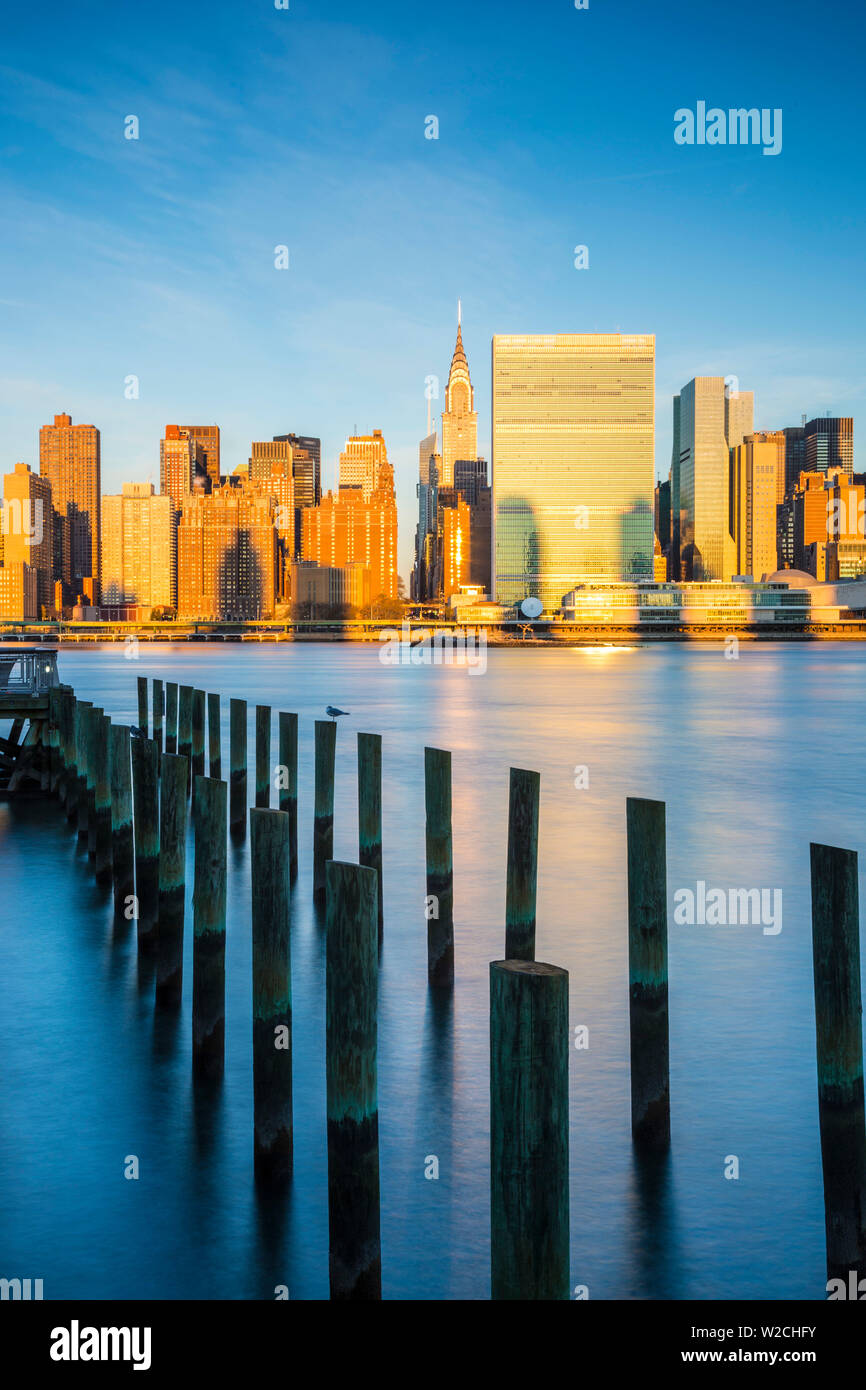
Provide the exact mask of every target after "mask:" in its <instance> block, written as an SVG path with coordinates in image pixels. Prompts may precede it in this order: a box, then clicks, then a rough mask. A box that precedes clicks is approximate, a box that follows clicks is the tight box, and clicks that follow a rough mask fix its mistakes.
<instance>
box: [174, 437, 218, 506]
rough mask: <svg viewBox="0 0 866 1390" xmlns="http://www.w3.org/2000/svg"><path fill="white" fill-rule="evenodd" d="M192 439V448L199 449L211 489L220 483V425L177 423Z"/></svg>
mask: <svg viewBox="0 0 866 1390" xmlns="http://www.w3.org/2000/svg"><path fill="white" fill-rule="evenodd" d="M178 428H179V429H181V430H185V431H186V433H187V435H188V436H189V438H190V439H191V440H192V444H193V448H194V449H195V448H196V447H198V448H199V449H200V450H201V454H200V455H199V457H200V458H201V461H202V468H203V469H204V473H205V475H206V476H207V477H208V478H209V479H210V486H211V490H213V489H214V488H218V487H219V485H220V427H219V425H179V426H178Z"/></svg>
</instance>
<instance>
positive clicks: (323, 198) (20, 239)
mask: <svg viewBox="0 0 866 1390" xmlns="http://www.w3.org/2000/svg"><path fill="white" fill-rule="evenodd" d="M290 5H291V7H290V9H289V10H287V11H282V10H276V9H275V8H274V6H273V2H272V0H243V3H241V2H240V0H237V3H235V2H234V0H232V3H219V2H218V0H217V2H216V3H207V4H205V3H202V0H192V3H185V4H177V3H176V4H172V5H169V4H166V3H163V2H162V0H155V2H153V3H149V4H147V5H143V4H139V5H133V4H123V3H120V4H116V3H113V4H107V3H103V0H98V3H90V4H88V3H86V0H84V3H81V4H79V5H77V6H69V5H67V4H60V3H56V2H55V0H50V2H49V3H46V4H41V5H39V6H38V7H30V8H29V9H27V10H26V9H25V8H24V7H23V6H22V7H16V9H15V11H14V12H13V13H12V15H11V17H9V18H7V19H6V20H5V21H4V27H5V33H4V45H3V49H2V52H0V122H2V127H0V179H2V191H3V200H4V202H3V205H4V212H5V216H4V218H3V220H2V224H0V272H2V283H0V312H2V319H3V324H4V331H3V333H2V335H0V342H2V347H0V351H2V361H0V409H2V418H3V430H2V456H0V468H2V471H4V472H5V471H7V470H8V469H9V468H10V467H11V466H12V464H13V463H14V462H15V461H16V460H18V459H23V460H24V461H26V462H30V463H31V464H36V462H37V460H38V430H39V426H40V424H42V423H44V422H46V421H48V420H50V418H51V416H52V415H53V414H54V413H56V412H59V411H61V410H68V411H69V412H70V413H71V414H72V416H73V419H74V420H76V421H86V422H88V423H94V424H96V425H98V426H99V427H100V428H101V430H102V444H103V490H104V491H114V490H117V489H118V488H119V486H120V484H121V482H123V481H125V480H128V479H133V478H142V479H143V478H145V477H146V476H147V475H148V474H151V475H152V477H153V479H154V481H157V482H158V475H159V443H158V441H159V438H160V436H161V434H162V431H163V427H164V425H165V424H166V423H167V422H189V423H210V422H216V423H218V424H219V425H220V426H221V428H222V432H223V454H224V460H225V464H226V465H227V466H229V467H233V466H234V465H235V464H237V463H240V462H242V461H244V460H245V459H246V458H247V456H248V452H249V444H250V441H251V440H252V439H262V438H270V437H271V435H273V434H276V433H284V432H286V431H288V430H296V431H297V432H299V433H302V434H319V435H321V438H322V450H323V482H324V485H325V486H329V485H331V484H332V483H333V482H334V481H335V477H336V471H335V462H336V458H337V455H338V453H339V450H340V448H341V447H342V443H343V440H344V439H345V437H346V435H347V434H350V433H352V432H353V431H354V430H355V428H356V427H357V429H358V430H359V431H360V432H362V433H368V432H369V431H370V430H372V429H373V428H381V429H382V430H384V432H385V438H386V441H387V443H388V447H389V454H390V456H391V457H392V459H393V461H394V463H395V465H396V470H397V483H398V497H399V501H400V508H401V510H400V568H401V572H402V573H403V574H404V576H408V569H409V566H410V564H411V553H412V542H413V535H414V523H415V502H414V485H415V479H416V469H417V452H418V451H417V444H418V440H419V439H420V438H421V437H422V435H423V434H424V432H425V424H426V402H425V399H424V381H425V378H426V377H427V376H428V375H430V374H435V375H437V376H438V377H439V378H440V381H441V383H442V389H443V391H444V383H445V378H446V376H447V371H448V364H449V362H450V356H451V350H452V347H453V339H454V333H455V317H456V301H457V298H458V296H460V297H461V298H462V301H463V325H464V341H465V344H466V350H467V354H468V357H469V363H470V368H471V370H472V375H473V380H474V383H475V387H476V407H477V409H478V411H479V444H480V447H481V450H482V452H485V453H486V454H487V456H488V457H489V442H488V441H489V435H490V429H489V418H490V338H491V335H492V334H493V333H495V332H497V333H508V332H592V331H600V332H607V331H615V330H616V329H620V330H622V331H623V332H652V333H655V334H656V352H657V371H656V415H657V422H656V438H657V452H656V460H657V471H658V472H659V474H660V475H666V474H667V469H668V465H669V461H670V397H671V394H672V393H673V392H674V391H675V390H677V389H678V388H679V387H680V386H681V385H682V384H683V383H684V382H685V381H686V380H688V379H689V378H690V377H691V376H694V375H695V374H704V373H708V374H716V373H718V374H722V375H726V374H728V373H735V374H736V375H737V377H738V378H739V382H740V386H741V388H742V389H746V390H748V389H752V390H754V391H755V400H756V412H755V413H756V420H755V423H756V425H757V426H758V427H759V428H773V427H780V426H782V425H785V424H795V423H798V422H799V419H800V415H801V413H803V412H805V413H807V414H808V415H810V416H811V415H814V414H821V413H824V412H826V411H829V412H830V413H832V414H834V415H836V414H850V415H853V416H854V417H855V447H856V448H857V453H858V463H857V466H858V467H859V468H864V467H866V463H864V454H863V451H862V448H861V447H859V445H860V434H861V431H862V429H863V428H864V427H866V421H864V419H863V411H862V404H863V396H864V385H866V361H864V356H866V355H864V349H863V341H862V339H863V335H862V327H863V323H864V302H863V301H864V294H863V286H864V274H863V225H864V216H863V214H864V187H863V166H864V160H863V156H862V152H861V149H860V137H861V132H862V131H863V129H864V124H866V122H864V110H863V107H864V97H863V84H862V64H863V41H864V36H866V19H864V17H863V14H862V12H861V11H860V10H859V8H858V7H850V8H849V7H848V6H843V5H841V4H838V3H833V4H829V5H824V6H822V7H819V8H816V7H814V6H813V5H811V4H810V5H806V4H805V3H801V0H788V3H785V4H781V3H776V0H769V3H764V4H762V5H761V7H760V9H756V7H755V6H754V4H753V3H749V4H747V3H744V2H743V0H734V3H729V4H727V5H725V6H712V7H711V6H701V7H700V8H696V7H695V6H694V5H693V4H687V3H670V4H662V5H651V4H648V3H644V4H640V3H636V0H589V8H588V9H587V10H581V11H578V10H575V8H574V4H573V0H534V3H532V4H530V3H526V4H523V3H520V4H517V3H498V4H497V3H490V2H489V0H479V2H478V3H474V4H467V3H463V4H457V3H452V0H440V3H437V4H435V5H423V4H422V5H415V4H406V3H405V2H404V3H402V4H398V3H391V0H388V3H380V4H369V3H368V4H365V5H359V4H357V3H355V4H350V3H345V2H341V3H313V0H290ZM698 100H704V101H706V102H707V105H708V106H719V107H722V108H728V107H731V106H747V107H752V106H756V107H759V108H763V107H768V108H776V107H781V108H782V110H783V147H782V152H781V154H780V155H778V156H777V157H768V156H764V155H762V153H761V150H760V148H759V147H752V146H746V147H741V146H733V147H727V146H726V147H708V146H703V147H698V146H694V147H682V146H678V145H676V144H675V143H674V140H673V130H674V111H675V110H676V109H677V108H679V107H686V106H688V107H692V108H694V107H695V105H696V103H697V101H698ZM130 114H134V115H137V116H138V118H139V121H140V139H139V140H137V141H131V140H125V139H124V138H123V128H124V118H125V117H126V116H127V115H130ZM428 115H436V116H437V117H438V120H439V139H438V140H427V139H425V138H424V122H425V117H426V116H428ZM280 244H285V245H287V246H288V247H289V251H290V269H289V270H288V271H277V270H275V269H274V247H275V246H277V245H280ZM577 244H585V245H587V246H588V247H589V262H590V264H589V269H588V270H584V271H578V270H575V269H574V265H573V248H574V247H575V245H577ZM130 374H135V375H136V376H138V377H139V379H140V396H139V399H138V400H127V399H125V397H124V380H125V378H126V377H127V376H128V375H130ZM434 404H435V403H434ZM439 404H440V406H441V404H442V401H441V400H440V402H439Z"/></svg>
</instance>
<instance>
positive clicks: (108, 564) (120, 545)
mask: <svg viewBox="0 0 866 1390" xmlns="http://www.w3.org/2000/svg"><path fill="white" fill-rule="evenodd" d="M102 602H103V604H106V605H108V606H111V607H135V608H175V607H176V606H177V512H176V510H175V506H174V503H173V501H172V499H171V497H168V496H163V495H161V494H157V493H155V492H154V489H153V484H152V483H124V484H123V488H122V491H121V492H120V493H119V494H112V495H109V496H107V497H103V499H102Z"/></svg>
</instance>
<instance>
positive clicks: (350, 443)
mask: <svg viewBox="0 0 866 1390" xmlns="http://www.w3.org/2000/svg"><path fill="white" fill-rule="evenodd" d="M389 477H390V479H391V486H392V487H393V470H392V469H391V465H390V464H389V462H388V451H387V449H386V448H385V440H384V438H383V436H382V431H381V430H374V431H373V433H372V434H356V435H352V436H351V437H350V438H349V439H347V440H346V447H345V449H344V450H343V452H342V453H341V454H340V472H339V486H340V489H341V490H342V489H343V488H360V490H361V493H362V495H363V498H364V501H365V502H369V500H370V498H371V497H372V495H373V493H374V492H381V491H383V490H384V489H386V488H387V486H388V478H389Z"/></svg>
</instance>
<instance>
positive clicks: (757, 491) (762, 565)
mask: <svg viewBox="0 0 866 1390" xmlns="http://www.w3.org/2000/svg"><path fill="white" fill-rule="evenodd" d="M730 487H731V515H732V518H733V531H732V534H733V540H734V546H735V558H734V573H735V574H737V575H751V577H752V578H753V579H761V578H762V576H763V575H765V574H773V573H774V572H775V570H776V569H778V568H779V564H780V561H779V559H778V535H777V508H778V506H779V504H780V503H781V502H782V501H783V500H784V496H785V436H784V434H783V433H782V431H781V430H779V431H777V432H775V433H771V432H763V433H760V434H750V435H747V436H746V438H745V439H744V440H743V442H742V444H737V445H736V446H735V447H732V449H731V468H730Z"/></svg>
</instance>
